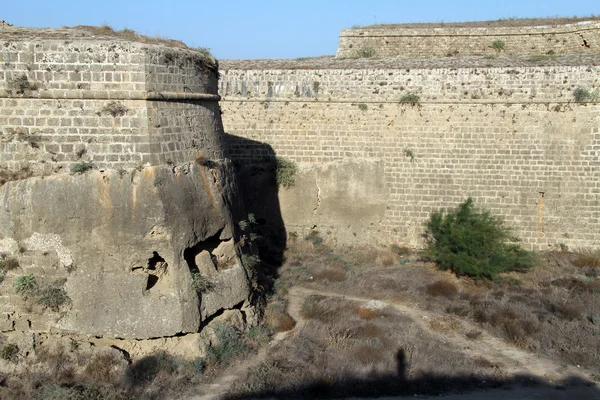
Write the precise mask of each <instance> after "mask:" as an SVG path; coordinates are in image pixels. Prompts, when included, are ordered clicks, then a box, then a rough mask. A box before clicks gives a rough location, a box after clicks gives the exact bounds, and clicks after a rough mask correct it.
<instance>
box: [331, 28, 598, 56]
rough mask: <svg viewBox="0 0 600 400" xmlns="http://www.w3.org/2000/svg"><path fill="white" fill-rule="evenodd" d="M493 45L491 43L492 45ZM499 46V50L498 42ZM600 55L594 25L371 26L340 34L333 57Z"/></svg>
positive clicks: (343, 31)
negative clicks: (335, 55)
mask: <svg viewBox="0 0 600 400" xmlns="http://www.w3.org/2000/svg"><path fill="white" fill-rule="evenodd" d="M494 42H497V44H496V45H494ZM500 42H502V45H500V44H499V43H500ZM598 51H600V22H598V21H581V22H576V23H570V24H552V22H551V21H549V23H548V24H547V25H538V26H506V27H503V26H469V25H465V26H452V24H449V25H448V26H446V25H444V24H440V25H438V26H435V27H434V26H430V25H423V26H422V27H419V26H418V25H417V26H413V27H403V26H402V25H375V26H367V27H357V28H350V29H343V30H342V31H341V33H340V41H339V45H338V50H337V57H364V56H369V57H396V56H400V57H432V56H438V57H439V56H441V57H444V56H457V55H458V56H469V55H476V56H485V55H488V56H495V55H498V54H508V55H518V54H579V53H597V52H598Z"/></svg>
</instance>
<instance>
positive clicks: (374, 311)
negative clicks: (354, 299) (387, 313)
mask: <svg viewBox="0 0 600 400" xmlns="http://www.w3.org/2000/svg"><path fill="white" fill-rule="evenodd" d="M354 313H355V314H356V315H358V316H359V317H360V318H361V319H364V320H370V319H373V318H376V317H380V316H381V315H383V312H382V310H381V309H378V308H367V307H355V308H354Z"/></svg>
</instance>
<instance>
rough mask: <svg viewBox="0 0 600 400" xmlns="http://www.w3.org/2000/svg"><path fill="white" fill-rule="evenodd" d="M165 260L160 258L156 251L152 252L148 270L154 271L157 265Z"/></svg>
mask: <svg viewBox="0 0 600 400" xmlns="http://www.w3.org/2000/svg"><path fill="white" fill-rule="evenodd" d="M164 262H165V259H164V258H162V257H161V256H160V255H159V254H158V253H157V252H156V251H153V252H152V257H150V258H149V259H148V269H151V270H155V269H156V266H157V264H158V263H164Z"/></svg>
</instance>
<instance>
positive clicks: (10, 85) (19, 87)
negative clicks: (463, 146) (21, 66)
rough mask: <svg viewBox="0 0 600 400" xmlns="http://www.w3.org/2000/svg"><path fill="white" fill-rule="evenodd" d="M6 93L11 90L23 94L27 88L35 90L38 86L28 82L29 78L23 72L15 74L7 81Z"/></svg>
mask: <svg viewBox="0 0 600 400" xmlns="http://www.w3.org/2000/svg"><path fill="white" fill-rule="evenodd" d="M7 89H8V94H12V93H13V91H14V92H15V93H16V94H25V92H26V91H27V90H37V89H38V86H37V85H36V84H35V83H31V82H29V78H28V77H27V75H25V74H21V75H17V76H15V77H13V78H12V79H9V80H8V82H7Z"/></svg>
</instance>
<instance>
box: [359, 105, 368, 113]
mask: <svg viewBox="0 0 600 400" xmlns="http://www.w3.org/2000/svg"><path fill="white" fill-rule="evenodd" d="M358 109H359V110H360V111H367V110H368V109H369V107H368V106H367V105H366V104H365V103H360V104H358Z"/></svg>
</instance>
